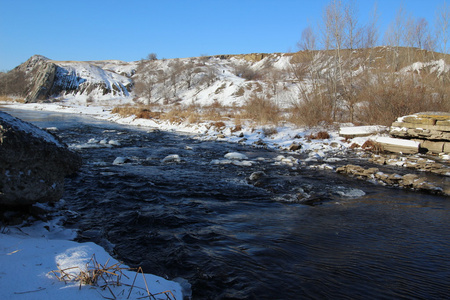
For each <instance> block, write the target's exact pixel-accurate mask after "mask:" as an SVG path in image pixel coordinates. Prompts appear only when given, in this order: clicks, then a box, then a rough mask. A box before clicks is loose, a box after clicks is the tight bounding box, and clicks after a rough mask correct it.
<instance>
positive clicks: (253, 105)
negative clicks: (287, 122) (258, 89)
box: [243, 94, 281, 124]
mask: <svg viewBox="0 0 450 300" xmlns="http://www.w3.org/2000/svg"><path fill="white" fill-rule="evenodd" d="M243 109H244V112H243V115H244V117H245V118H249V119H251V120H253V121H255V122H256V123H258V124H267V123H272V124H278V122H279V121H280V120H281V110H280V108H279V107H278V105H277V104H276V103H274V102H272V101H270V100H269V99H267V98H265V97H260V96H257V95H255V94H253V95H252V96H251V97H250V98H249V99H248V100H247V101H246V103H245V105H244V106H243Z"/></svg>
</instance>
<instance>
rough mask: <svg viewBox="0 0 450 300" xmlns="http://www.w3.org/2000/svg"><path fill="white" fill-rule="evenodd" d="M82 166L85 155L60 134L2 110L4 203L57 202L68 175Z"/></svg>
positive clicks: (0, 184)
mask: <svg viewBox="0 0 450 300" xmlns="http://www.w3.org/2000/svg"><path fill="white" fill-rule="evenodd" d="M80 167H81V157H80V156H79V155H78V154H76V153H74V152H72V151H70V150H69V149H68V148H67V147H66V145H64V144H63V143H62V142H61V141H60V140H59V139H58V138H57V137H55V136H54V135H52V134H50V133H49V132H47V131H45V130H42V129H40V128H38V127H36V126H34V125H33V124H31V123H28V122H25V121H22V120H20V119H18V118H15V117H13V116H11V115H9V114H7V113H5V112H0V206H26V205H31V204H33V203H36V202H54V201H57V200H59V199H60V198H61V196H62V193H63V191H64V177H65V176H66V175H70V174H72V173H74V172H76V171H77V170H78V169H79V168H80Z"/></svg>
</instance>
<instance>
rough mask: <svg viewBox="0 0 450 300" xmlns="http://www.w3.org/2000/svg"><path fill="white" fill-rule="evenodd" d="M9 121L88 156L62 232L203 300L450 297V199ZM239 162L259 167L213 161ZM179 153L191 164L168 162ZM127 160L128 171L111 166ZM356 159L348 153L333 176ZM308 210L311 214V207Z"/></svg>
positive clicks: (63, 121) (134, 136)
mask: <svg viewBox="0 0 450 300" xmlns="http://www.w3.org/2000/svg"><path fill="white" fill-rule="evenodd" d="M12 113H13V114H14V115H16V116H19V117H21V118H23V119H25V120H28V121H31V122H34V123H35V124H37V125H38V126H40V127H52V126H56V127H57V128H58V129H59V131H58V132H57V134H58V135H59V136H60V137H61V138H62V139H63V140H64V141H65V142H66V143H67V144H68V145H70V146H71V147H72V148H73V149H75V150H76V151H79V153H80V154H81V155H82V156H83V159H84V166H83V167H82V169H81V170H80V172H79V173H78V174H77V175H75V176H72V177H70V178H68V179H67V180H66V192H65V194H64V199H65V201H66V203H67V206H68V209H69V210H70V211H71V213H70V214H69V213H68V217H69V218H68V222H67V224H66V226H68V227H73V228H77V229H79V233H80V234H79V238H78V239H79V240H80V241H94V242H96V243H98V244H100V245H102V246H103V247H105V248H106V249H107V250H108V251H109V252H110V253H111V254H112V255H114V256H115V257H116V258H118V259H120V260H122V261H124V262H125V263H126V264H128V265H130V266H142V267H143V269H144V271H145V272H148V273H154V274H157V275H160V276H164V277H166V278H169V279H173V278H177V277H180V278H184V279H186V280H187V281H189V283H190V284H191V285H192V298H193V299H367V298H377V299H383V298H384V299H388V298H389V299H392V298H406V299H442V298H447V297H448V295H449V294H450V284H449V279H450V238H449V237H450V201H449V200H450V199H448V197H444V196H437V195H430V194H425V193H417V192H412V191H407V190H402V189H398V188H389V187H384V186H380V185H375V184H372V183H369V182H364V181H356V180H354V179H351V178H348V177H345V176H342V175H338V174H336V173H334V172H333V171H326V170H312V169H309V168H306V167H305V166H298V167H294V168H292V167H290V166H287V165H282V164H281V165H280V164H275V163H274V162H276V161H277V160H276V157H277V156H278V155H279V154H280V153H278V152H275V151H271V150H267V149H262V148H254V147H248V146H243V145H239V144H231V143H220V142H205V141H199V140H197V139H195V138H194V137H193V136H189V135H181V134H177V133H171V132H161V131H157V130H149V129H140V128H131V127H125V126H120V125H117V124H112V123H108V122H103V121H97V120H93V119H88V118H83V117H81V116H76V115H65V114H60V113H45V112H25V111H17V110H16V111H13V112H12ZM102 140H103V141H102ZM100 141H102V142H100ZM109 141H113V142H111V143H112V144H116V145H113V146H107V144H105V143H107V142H109ZM117 142H119V143H120V145H119V144H118V143H117ZM229 152H239V153H242V154H245V155H246V156H247V157H248V161H251V162H252V165H251V166H242V165H235V164H218V163H217V161H216V163H214V162H215V160H222V159H223V157H224V155H225V154H226V153H229ZM170 154H178V155H179V157H180V159H181V161H179V162H176V161H175V162H163V159H164V158H165V157H167V155H170ZM117 157H123V158H126V160H125V163H124V164H113V162H114V160H115V159H116V158H117ZM298 158H300V159H301V158H302V157H301V156H299V157H298ZM355 160H358V158H356V157H351V154H348V156H347V157H345V159H344V160H342V161H339V162H337V164H346V163H348V162H349V161H351V162H354V161H355ZM212 162H213V163H212ZM361 163H362V164H365V163H367V162H365V161H361ZM255 171H264V173H265V174H266V176H264V179H263V180H261V181H259V182H258V184H253V183H252V182H249V181H248V180H247V178H248V177H249V176H250V174H252V173H253V172H255ZM398 171H399V172H401V170H398ZM305 198H307V199H308V202H307V203H310V204H314V205H304V204H301V203H300V200H301V199H305Z"/></svg>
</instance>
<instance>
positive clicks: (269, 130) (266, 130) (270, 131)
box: [262, 127, 278, 137]
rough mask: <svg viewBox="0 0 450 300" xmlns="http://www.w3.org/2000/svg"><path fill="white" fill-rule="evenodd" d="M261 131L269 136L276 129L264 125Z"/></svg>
mask: <svg viewBox="0 0 450 300" xmlns="http://www.w3.org/2000/svg"><path fill="white" fill-rule="evenodd" d="M262 132H263V134H264V135H265V136H266V137H270V136H272V135H275V134H277V133H278V130H277V129H276V128H275V127H264V128H263V129H262Z"/></svg>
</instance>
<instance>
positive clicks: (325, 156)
mask: <svg viewBox="0 0 450 300" xmlns="http://www.w3.org/2000/svg"><path fill="white" fill-rule="evenodd" d="M10 107H11V108H16V109H28V110H42V111H54V112H67V113H75V114H84V115H90V116H92V117H95V118H99V119H102V120H108V121H111V122H115V123H120V124H127V125H133V126H141V127H149V128H150V127H151V128H157V129H160V130H165V131H180V132H187V133H190V134H192V135H193V136H195V138H197V139H201V140H217V141H228V142H234V143H241V144H245V145H253V146H256V147H268V148H272V149H277V150H280V151H282V152H285V153H292V154H296V155H297V154H301V155H302V157H305V159H304V161H305V162H307V163H308V164H309V165H308V167H311V168H318V169H327V168H333V166H332V165H330V162H331V161H332V160H333V159H335V158H334V157H333V156H334V155H336V154H340V155H345V153H346V151H361V153H364V152H363V150H362V148H361V147H357V148H355V146H354V145H355V144H358V145H363V144H364V143H365V142H366V141H367V140H369V139H371V138H374V137H376V136H383V135H386V134H383V133H377V134H375V135H372V136H367V137H358V138H352V139H344V138H342V137H340V136H339V134H338V128H312V129H307V128H296V127H293V126H289V125H284V126H278V127H270V128H269V127H264V126H259V127H258V126H252V125H251V124H243V126H242V127H241V128H240V130H234V129H233V128H234V127H235V125H234V124H231V123H230V124H226V123H225V125H224V126H220V127H219V126H214V125H212V124H211V123H201V124H183V123H181V124H174V123H169V122H156V121H154V120H147V119H138V118H136V117H128V118H121V117H120V116H118V115H114V114H111V110H110V109H107V108H102V107H82V106H81V107H77V106H62V105H55V104H13V105H10ZM325 132H326V134H325ZM319 133H320V134H319ZM358 149H360V150H358ZM284 155H285V156H288V155H286V154H284ZM280 162H283V163H285V164H286V165H288V167H289V166H290V167H296V165H297V164H299V163H300V164H301V163H302V162H298V161H296V160H293V159H289V157H286V158H285V159H283V158H280ZM40 226H41V227H43V228H44V229H45V230H42V231H39V230H37V231H34V232H32V234H30V233H27V234H28V235H29V236H31V235H32V236H39V237H43V238H44V239H41V238H39V239H37V240H36V239H33V238H29V237H28V236H27V235H25V236H22V237H21V236H20V234H19V233H20V231H21V230H23V229H22V228H21V229H18V231H17V232H10V233H12V234H18V236H17V238H18V240H17V239H16V240H7V239H5V240H4V241H5V243H2V245H5V248H3V249H2V254H4V255H3V256H4V257H2V258H4V259H5V261H7V259H8V258H9V257H10V256H12V255H19V253H21V252H20V251H18V252H16V251H17V250H19V248H18V247H16V248H14V247H9V246H10V245H13V246H14V245H17V244H20V245H24V247H23V248H27V249H28V248H29V249H34V248H36V247H37V246H38V247H41V248H39V249H43V250H42V251H41V252H42V253H48V254H49V257H48V259H46V261H48V263H49V265H48V267H47V269H51V268H52V266H53V268H55V266H56V264H55V257H56V253H55V252H52V249H53V248H57V249H72V248H73V247H74V244H72V243H73V242H70V241H68V240H69V239H71V237H70V235H68V236H64V235H63V236H59V237H57V238H53V237H50V236H46V235H45V234H44V233H47V232H46V231H49V230H48V229H46V228H45V226H47V227H48V228H51V226H49V224H41V225H40ZM5 230H9V229H8V228H5V229H4V231H5ZM2 236H3V235H2ZM50 240H52V241H55V240H56V241H58V242H57V244H56V245H55V244H52V245H53V246H51V248H50V250H49V248H44V246H46V245H47V244H46V241H50ZM65 242H68V243H67V244H66V243H65ZM40 243H42V244H44V246H43V245H41V244H40ZM52 243H53V242H52ZM35 245H37V246H35ZM59 247H61V248H59ZM21 249H22V248H21ZM100 249H101V248H100ZM58 251H60V252H58V253H63V250H58ZM93 251H95V252H97V251H100V250H97V248H95V249H93ZM22 253H24V254H26V252H22ZM42 253H40V254H39V255H38V256H37V255H34V256H33V255H31V256H29V259H30V260H28V262H29V263H28V264H29V265H33V266H34V265H39V264H40V262H38V263H36V261H39V259H40V260H43V258H42ZM86 253H87V254H86V255H84V257H85V259H89V258H90V256H89V254H88V253H91V252H89V251H87V252H86ZM8 254H10V255H8ZM96 256H97V254H96ZM16 257H17V259H14V260H12V261H14V262H15V263H16V262H17V260H20V261H27V257H18V256H16ZM104 258H105V259H102V261H103V260H104V261H106V260H107V258H106V256H105V257H104ZM98 260H100V259H98ZM85 262H86V261H84V263H85ZM3 265H5V266H10V267H9V268H8V269H13V268H14V267H13V266H12V265H8V264H2V266H3ZM37 267H40V266H37ZM2 272H3V273H5V274H4V275H2V276H8V275H7V272H5V271H2ZM33 272H34V271H33V270H32V269H27V270H21V271H20V274H21V276H22V277H24V275H23V274H30V275H31V276H34V275H33V274H34V273H33ZM16 276H18V275H17V273H14V276H12V277H11V278H14V277H16ZM11 280H13V279H11ZM25 280H31V279H26V278H25ZM45 280H49V279H48V278H47V279H45ZM46 282H47V281H46ZM59 284H60V286H59V288H60V287H64V284H62V283H58V282H56V281H55V280H54V279H53V281H52V284H51V286H49V287H46V286H43V285H44V284H43V283H42V284H41V281H39V282H38V284H37V285H38V287H37V288H35V289H30V290H25V292H27V293H26V294H30V298H27V299H32V298H33V295H34V293H41V292H44V291H45V290H47V289H51V288H54V287H55V286H58V285H59ZM39 287H45V290H42V289H41V288H39ZM17 288H18V287H17V286H14V290H13V289H12V288H11V289H9V292H11V293H12V294H11V295H13V298H11V299H16V297H17V296H16V295H18V294H14V293H17V292H18V293H21V292H23V290H20V289H17ZM59 288H56V289H59ZM87 288H88V287H87ZM66 290H67V288H66ZM73 290H75V289H73ZM88 290H91V289H88ZM21 295H22V294H21ZM55 295H56V294H55ZM75 295H76V297H77V298H79V297H80V294H76V293H75ZM81 296H82V297H85V298H87V299H90V297H94V298H91V299H97V298H99V297H102V296H101V295H99V294H98V292H97V291H95V292H92V294H90V296H87V297H86V296H84V295H81ZM64 297H66V296H64ZM74 297H75V296H74ZM95 297H96V298H95ZM69 299H70V298H69ZM177 299H179V298H178V297H177Z"/></svg>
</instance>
